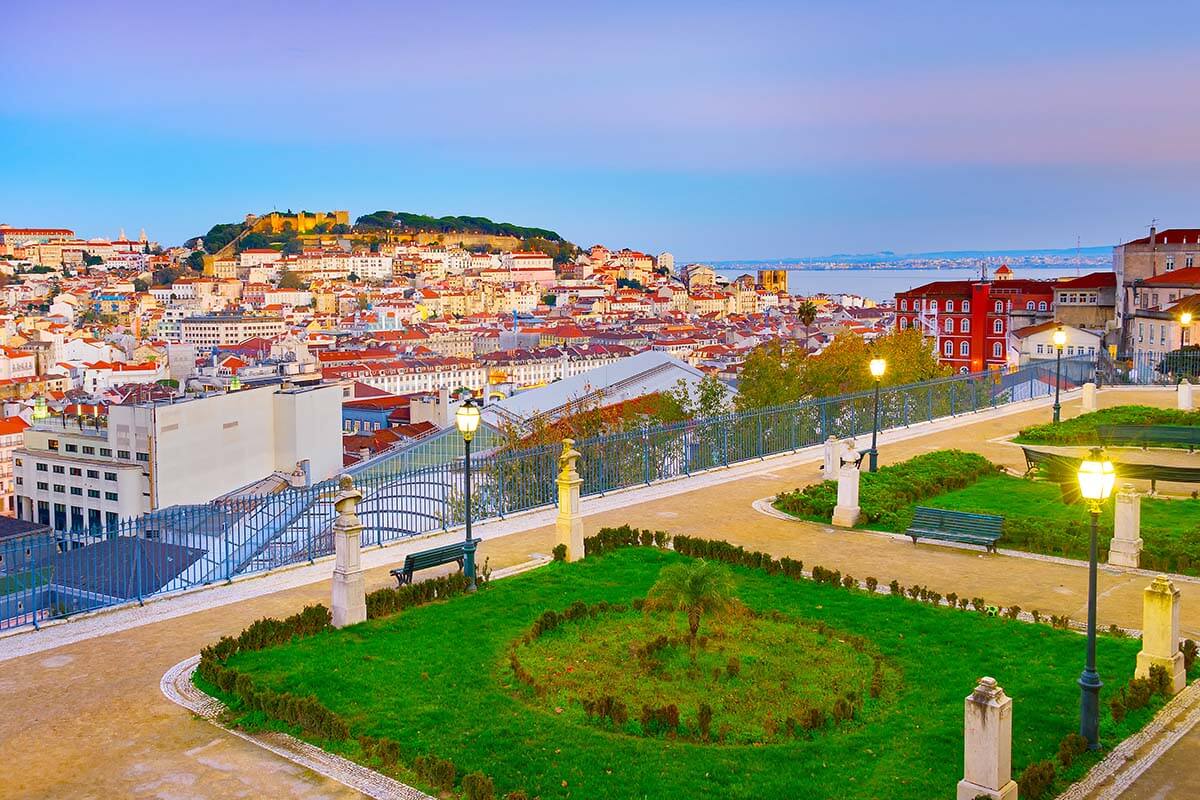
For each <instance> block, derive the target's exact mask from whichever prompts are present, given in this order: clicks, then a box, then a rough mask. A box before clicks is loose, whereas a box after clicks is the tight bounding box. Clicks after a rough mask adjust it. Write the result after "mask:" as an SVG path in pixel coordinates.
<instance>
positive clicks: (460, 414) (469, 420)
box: [454, 397, 479, 442]
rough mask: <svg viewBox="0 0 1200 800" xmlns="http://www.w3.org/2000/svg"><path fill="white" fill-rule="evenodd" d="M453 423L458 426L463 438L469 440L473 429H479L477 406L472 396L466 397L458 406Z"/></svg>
mask: <svg viewBox="0 0 1200 800" xmlns="http://www.w3.org/2000/svg"><path fill="white" fill-rule="evenodd" d="M454 424H455V425H456V426H458V432H459V433H461V434H462V437H463V440H464V441H467V442H469V441H471V438H472V437H473V436H474V435H475V431H477V430H479V406H477V405H476V404H475V400H474V399H473V398H470V397H468V398H467V399H466V400H464V401H463V404H462V405H461V406H459V407H458V411H456V412H455V414H454Z"/></svg>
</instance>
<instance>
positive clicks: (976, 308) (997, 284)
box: [896, 266, 1054, 372]
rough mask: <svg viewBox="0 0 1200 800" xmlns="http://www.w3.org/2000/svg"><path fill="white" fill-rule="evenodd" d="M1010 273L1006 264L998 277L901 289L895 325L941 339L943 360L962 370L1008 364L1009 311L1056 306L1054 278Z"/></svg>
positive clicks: (940, 352)
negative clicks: (1022, 277) (1013, 275)
mask: <svg viewBox="0 0 1200 800" xmlns="http://www.w3.org/2000/svg"><path fill="white" fill-rule="evenodd" d="M1011 275H1012V272H1011V270H1009V269H1008V268H1007V267H1004V266H1002V267H1001V268H1000V269H998V270H997V271H996V280H994V281H993V280H972V281H934V282H933V283H927V284H925V285H924V286H918V287H917V288H915V289H910V290H908V291H907V292H901V293H899V294H897V295H896V328H897V329H898V330H907V329H909V328H917V329H918V330H920V331H921V332H923V333H924V334H925V335H926V336H929V337H930V338H936V339H937V352H938V357H939V358H940V360H941V362H942V363H943V364H946V365H949V366H951V367H954V368H955V369H956V370H958V371H960V372H981V371H983V370H985V369H987V368H989V367H993V366H1000V365H1004V364H1007V363H1008V335H1009V332H1010V329H1011V327H1012V325H1011V320H1010V318H1009V315H1010V312H1012V311H1014V310H1020V311H1027V310H1029V309H1034V310H1037V311H1039V312H1044V313H1047V314H1050V313H1052V312H1053V310H1054V283H1053V282H1052V281H1037V280H1026V279H1019V278H1012V277H1010V276H1011ZM1022 324H1024V323H1022Z"/></svg>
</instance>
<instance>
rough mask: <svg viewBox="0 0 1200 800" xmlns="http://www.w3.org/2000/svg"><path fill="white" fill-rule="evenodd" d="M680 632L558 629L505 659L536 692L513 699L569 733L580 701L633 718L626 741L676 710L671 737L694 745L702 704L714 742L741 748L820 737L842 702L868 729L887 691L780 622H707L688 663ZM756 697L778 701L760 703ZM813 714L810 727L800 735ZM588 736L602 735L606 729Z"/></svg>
mask: <svg viewBox="0 0 1200 800" xmlns="http://www.w3.org/2000/svg"><path fill="white" fill-rule="evenodd" d="M686 631H687V622H686V618H685V616H684V615H683V614H682V613H673V614H662V613H655V614H642V613H640V612H638V611H625V612H623V613H611V612H610V613H606V614H602V615H600V616H599V617H598V618H593V617H588V618H584V619H583V620H579V621H575V622H571V623H567V624H566V625H564V626H562V627H560V628H557V629H555V630H553V631H550V632H548V633H544V634H542V635H541V636H540V637H539V638H537V639H535V640H533V641H532V642H529V643H527V644H523V645H521V646H520V647H518V648H517V651H516V653H517V656H518V657H519V659H520V661H521V663H522V664H523V665H524V667H525V668H526V669H527V670H528V671H529V672H530V673H531V675H532V678H533V680H534V683H535V685H536V686H537V687H538V689H537V691H534V690H532V689H525V690H524V691H518V696H520V697H522V698H523V699H525V700H526V702H528V703H529V704H531V705H532V706H534V707H536V708H542V709H557V708H562V709H564V711H563V712H562V713H563V718H564V719H565V720H567V721H569V722H576V723H579V724H589V723H591V722H592V719H591V718H589V717H588V716H587V715H586V714H585V713H584V709H583V705H582V701H583V700H585V699H587V700H598V699H600V698H602V697H605V696H608V697H613V698H615V699H617V700H619V701H620V702H622V703H624V705H625V706H626V707H627V708H628V709H630V710H632V712H633V713H632V716H633V717H634V718H633V719H630V720H629V721H628V722H626V723H625V724H624V725H620V726H616V727H615V729H616V730H618V731H620V732H623V733H628V734H633V735H645V734H646V733H647V732H646V731H644V730H643V729H642V727H641V723H640V722H639V720H638V719H636V717H637V713H638V710H639V709H641V708H642V707H644V706H646V707H650V708H658V707H660V706H662V705H664V704H667V703H670V704H672V705H675V706H677V707H678V710H679V712H680V718H681V721H682V723H683V728H682V731H683V735H684V736H687V737H690V738H694V739H701V738H703V734H704V732H703V731H702V727H703V726H702V725H701V724H700V721H699V717H700V707H701V705H702V704H707V705H709V707H710V709H711V714H712V722H711V730H712V732H713V735H714V738H719V739H720V740H721V741H724V742H729V743H733V742H741V743H753V742H761V741H766V740H776V741H778V740H782V739H786V738H790V735H791V734H789V732H788V729H789V728H791V729H794V728H795V726H796V725H797V724H803V725H804V726H806V727H811V728H817V727H820V728H822V729H823V728H824V727H825V726H826V724H828V722H829V720H831V719H834V718H835V716H841V715H842V713H844V712H842V708H844V707H845V706H838V701H839V700H842V699H844V698H846V697H847V696H850V697H853V698H855V701H856V703H857V701H859V700H865V701H866V705H865V708H864V709H863V712H862V715H861V717H860V719H868V720H869V719H871V718H872V717H874V716H876V715H877V714H878V712H879V709H880V708H881V706H882V703H883V702H886V701H887V700H888V699H890V695H891V692H889V691H887V690H888V689H890V688H891V687H892V686H893V685H894V684H895V683H896V682H897V681H898V680H899V675H898V674H897V673H895V671H894V670H888V669H887V668H886V666H885V663H884V662H883V661H882V659H880V665H881V668H880V678H879V684H880V685H879V689H878V691H877V692H873V690H872V679H873V677H874V674H875V659H874V658H873V656H875V655H876V653H875V651H874V648H873V647H872V646H870V645H869V643H868V642H867V640H860V637H854V636H852V635H850V634H847V633H846V632H844V631H840V630H836V629H833V628H827V627H825V628H818V627H816V626H813V625H810V624H804V623H803V622H799V621H798V620H796V619H795V618H792V617H788V616H780V617H778V618H773V617H770V616H758V615H750V614H747V613H741V614H733V615H726V616H725V617H723V618H721V619H717V620H712V621H708V622H706V624H705V627H704V628H702V630H701V636H700V638H699V646H698V647H697V650H696V659H695V662H693V661H692V656H691V653H690V648H689V647H688V643H687V637H686ZM767 685H770V686H773V687H778V689H779V691H777V692H771V693H765V692H763V691H762V687H763V686H767ZM523 688H524V687H523ZM873 693H877V694H878V695H879V697H878V698H872V697H871V695H872V694H873ZM814 712H816V714H817V719H818V720H819V721H820V722H819V725H818V724H816V723H813V724H811V725H810V722H811V721H812V719H813V713H814ZM595 724H600V725H602V726H604V727H605V728H608V729H612V727H611V726H610V723H609V722H608V721H607V720H606V721H604V722H599V721H596V722H595Z"/></svg>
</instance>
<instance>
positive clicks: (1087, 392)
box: [1083, 381, 1096, 414]
mask: <svg viewBox="0 0 1200 800" xmlns="http://www.w3.org/2000/svg"><path fill="white" fill-rule="evenodd" d="M1095 410H1096V384H1094V383H1092V382H1091V381H1089V382H1087V383H1085V384H1084V385H1083V412H1084V413H1085V414H1086V413H1088V412H1089V411H1095Z"/></svg>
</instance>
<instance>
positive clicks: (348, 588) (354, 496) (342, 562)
mask: <svg viewBox="0 0 1200 800" xmlns="http://www.w3.org/2000/svg"><path fill="white" fill-rule="evenodd" d="M338 489H339V491H338V493H337V495H335V496H334V498H333V507H334V508H336V509H337V512H338V516H337V519H336V520H335V521H334V523H333V550H334V555H335V558H334V566H333V603H332V605H333V627H335V628H344V627H346V626H347V625H353V624H355V623H357V622H362V621H363V620H365V619H366V618H367V590H366V583H365V582H364V580H363V570H362V546H361V545H362V543H361V539H362V529H363V526H362V522H361V521H360V520H359V518H358V514H357V513H356V512H357V510H358V501H359V500H361V499H362V492H360V491H358V490H357V489H355V488H354V480H353V479H352V478H351V477H350V476H349V475H343V476H342V477H341V480H340V481H339V482H338Z"/></svg>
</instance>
